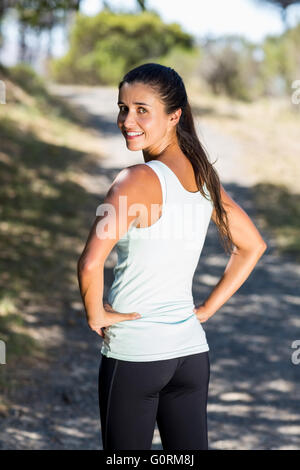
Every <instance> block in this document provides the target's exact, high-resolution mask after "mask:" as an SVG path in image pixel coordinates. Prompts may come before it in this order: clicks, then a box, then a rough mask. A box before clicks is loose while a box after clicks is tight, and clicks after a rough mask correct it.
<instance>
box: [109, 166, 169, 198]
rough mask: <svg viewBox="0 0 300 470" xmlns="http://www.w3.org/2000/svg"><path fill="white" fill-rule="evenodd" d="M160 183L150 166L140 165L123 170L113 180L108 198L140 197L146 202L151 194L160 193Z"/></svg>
mask: <svg viewBox="0 0 300 470" xmlns="http://www.w3.org/2000/svg"><path fill="white" fill-rule="evenodd" d="M159 188H160V183H159V179H158V177H157V175H156V174H155V172H154V171H153V170H152V169H151V168H149V166H148V165H145V164H143V163H138V164H135V165H131V166H128V167H126V168H123V169H122V170H121V171H120V172H119V173H118V174H117V176H116V177H115V179H114V180H113V182H112V184H111V186H110V188H109V191H108V193H107V197H109V196H110V195H113V194H116V193H118V195H127V196H128V197H130V196H132V197H133V198H136V197H139V199H142V200H144V201H145V199H147V196H149V195H150V194H151V193H153V191H154V192H157V191H159Z"/></svg>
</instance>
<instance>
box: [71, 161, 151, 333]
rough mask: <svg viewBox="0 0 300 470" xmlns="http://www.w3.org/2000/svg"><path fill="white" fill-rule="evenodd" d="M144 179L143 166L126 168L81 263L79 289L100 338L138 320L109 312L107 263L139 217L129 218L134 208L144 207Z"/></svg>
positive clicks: (93, 229)
mask: <svg viewBox="0 0 300 470" xmlns="http://www.w3.org/2000/svg"><path fill="white" fill-rule="evenodd" d="M143 177H144V170H143V168H141V165H134V166H132V167H129V168H125V169H124V170H122V171H121V172H120V173H119V174H118V176H117V177H116V179H115V180H114V182H113V184H112V186H111V187H110V189H109V191H108V193H107V195H106V197H105V200H104V202H103V204H109V205H110V206H106V207H105V206H103V205H101V206H102V207H103V209H104V210H105V211H106V210H107V209H108V208H109V211H108V212H105V213H104V215H100V216H97V217H96V219H95V221H94V223H93V226H92V228H91V231H90V234H89V236H88V239H87V242H86V244H85V247H84V250H83V252H82V254H81V256H80V258H79V260H78V263H77V275H78V282H79V288H80V293H81V297H82V301H83V304H84V307H85V312H86V317H87V321H88V325H89V327H90V328H91V329H93V330H94V331H96V332H97V333H98V334H100V336H103V333H102V331H101V328H104V327H106V326H109V325H111V324H113V323H117V322H119V321H124V320H133V319H136V318H137V316H136V315H135V314H134V313H130V314H125V313H118V312H115V311H114V310H113V309H106V308H105V305H103V288H104V263H105V260H106V258H107V257H108V255H109V253H110V252H111V250H112V249H113V247H114V246H115V244H116V243H117V242H118V240H119V239H120V238H121V237H123V235H125V233H126V232H127V231H128V229H129V226H130V225H131V223H133V222H134V220H135V219H137V214H133V215H129V214H128V212H129V208H130V206H131V205H132V204H135V203H137V202H139V203H143V192H142V189H143V186H142V184H140V183H141V182H142V180H143ZM121 196H123V200H122V199H121ZM124 196H125V197H127V200H126V199H124ZM125 200H126V203H125V204H124V201H125ZM101 206H100V207H101ZM120 220H122V224H120ZM104 223H105V224H106V225H105V226H104ZM109 228H110V229H112V232H111V233H110V234H109V236H108V237H104V236H103V232H102V229H104V230H105V231H107V230H108V229H109Z"/></svg>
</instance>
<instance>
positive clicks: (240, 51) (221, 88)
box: [200, 36, 261, 101]
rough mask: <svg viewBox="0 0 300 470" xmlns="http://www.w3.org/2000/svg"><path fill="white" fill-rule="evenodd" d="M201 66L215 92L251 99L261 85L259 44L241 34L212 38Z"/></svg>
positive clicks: (205, 49) (207, 44)
mask: <svg viewBox="0 0 300 470" xmlns="http://www.w3.org/2000/svg"><path fill="white" fill-rule="evenodd" d="M200 69H201V73H202V74H203V76H204V78H205V79H206V80H207V82H208V83H209V85H210V87H211V89H212V91H213V92H214V93H215V94H220V93H225V94H227V95H229V96H231V97H234V98H237V99H240V100H244V101H251V99H253V98H254V97H255V96H256V95H257V94H258V93H259V91H260V89H261V87H260V83H259V77H258V70H259V63H258V61H257V60H256V58H255V46H254V45H253V44H251V43H250V42H248V41H246V40H245V39H244V38H243V37H240V36H225V37H221V38H218V39H216V40H211V41H208V42H207V43H206V45H205V46H204V53H203V58H202V61H201V68H200Z"/></svg>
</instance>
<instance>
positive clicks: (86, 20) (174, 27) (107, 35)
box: [52, 9, 194, 85]
mask: <svg viewBox="0 0 300 470" xmlns="http://www.w3.org/2000/svg"><path fill="white" fill-rule="evenodd" d="M174 47H182V49H183V50H191V49H193V47H194V39H193V37H192V36H191V35H189V34H187V33H185V32H184V31H182V30H181V27H180V26H179V25H178V24H176V23H173V24H164V23H163V21H162V20H161V18H160V17H159V15H158V14H157V13H155V12H149V11H145V12H141V13H126V14H124V13H114V12H111V11H109V10H107V9H104V10H102V11H101V12H100V13H99V14H98V15H96V16H94V17H89V16H85V15H82V14H79V15H78V16H77V17H76V22H75V24H74V26H73V29H72V31H71V35H70V49H69V51H68V52H67V54H66V55H65V56H64V57H62V58H60V59H57V60H54V61H53V68H52V71H53V78H54V79H55V80H57V81H60V82H65V83H85V84H89V85H96V84H103V85H105V84H111V85H113V84H116V83H117V82H118V80H119V78H120V76H121V75H123V74H124V73H125V71H126V70H129V69H130V68H132V67H134V66H137V65H139V64H140V63H144V62H146V61H152V60H158V59H159V58H161V57H163V56H165V55H167V54H168V53H169V52H170V51H171V50H172V49H173V48H174Z"/></svg>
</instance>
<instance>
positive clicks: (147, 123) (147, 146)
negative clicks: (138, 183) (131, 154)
mask: <svg viewBox="0 0 300 470" xmlns="http://www.w3.org/2000/svg"><path fill="white" fill-rule="evenodd" d="M118 105H119V114H118V121H117V122H118V127H119V129H120V130H121V132H122V134H123V135H124V137H125V139H126V145H127V147H128V149H129V150H133V151H136V150H147V151H149V152H150V153H154V154H155V153H159V152H160V151H162V150H163V149H164V148H166V146H167V145H169V144H170V142H171V140H172V138H173V137H174V131H175V127H174V124H175V123H176V122H175V121H176V119H175V121H174V119H172V116H171V115H168V114H166V113H165V111H164V105H163V104H162V103H161V101H160V100H159V98H158V96H157V94H156V93H155V92H154V91H153V89H152V88H151V87H149V86H148V85H144V84H142V83H131V84H129V83H124V84H123V85H122V87H121V89H120V90H119V96H118ZM176 113H178V112H176ZM176 113H175V114H176ZM180 114H181V110H179V115H180ZM177 120H178V119H177ZM127 132H139V133H141V132H142V134H141V135H138V136H136V137H135V136H133V137H131V136H130V135H128V134H127ZM172 136H173V137H172Z"/></svg>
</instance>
